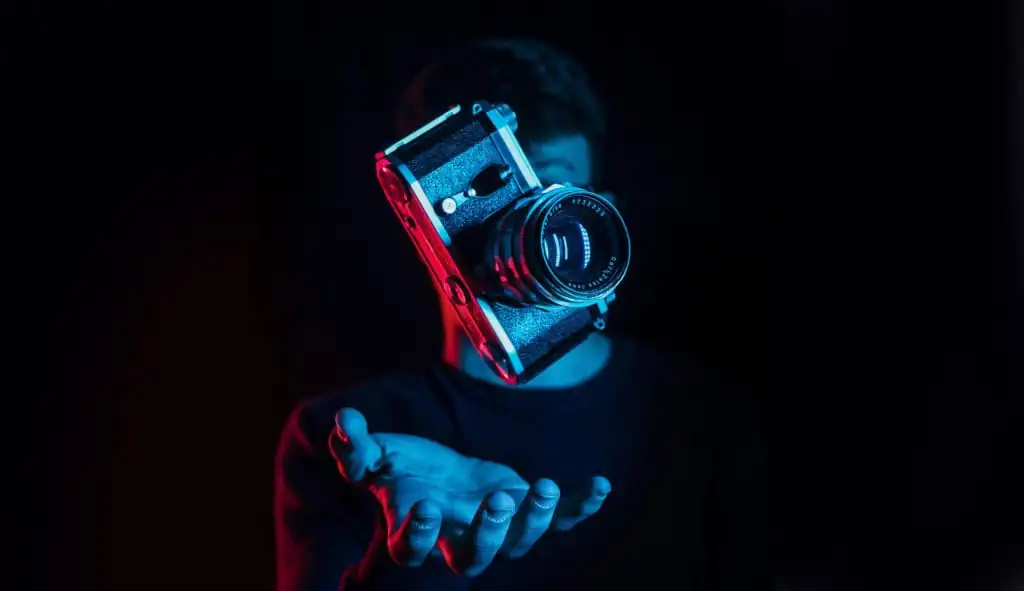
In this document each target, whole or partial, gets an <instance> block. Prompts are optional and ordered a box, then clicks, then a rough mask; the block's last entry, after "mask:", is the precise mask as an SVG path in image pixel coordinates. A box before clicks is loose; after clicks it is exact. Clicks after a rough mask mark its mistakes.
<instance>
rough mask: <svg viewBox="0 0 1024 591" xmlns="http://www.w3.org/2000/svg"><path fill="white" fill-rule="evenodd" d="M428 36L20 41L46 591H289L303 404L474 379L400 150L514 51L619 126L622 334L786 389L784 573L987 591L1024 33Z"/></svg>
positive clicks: (219, 35)
mask: <svg viewBox="0 0 1024 591" xmlns="http://www.w3.org/2000/svg"><path fill="white" fill-rule="evenodd" d="M424 8H427V12H428V13H432V16H431V17H430V18H423V19H420V20H418V21H417V20H416V19H414V18H412V15H411V14H409V13H406V12H404V10H405V9H404V8H400V7H398V6H397V5H372V4H366V5H359V6H355V5H343V4H342V3H327V2H322V3H307V4H305V5H303V6H297V5H296V6H292V7H286V6H281V7H277V8H267V7H262V6H260V7H251V6H250V7H247V8H244V9H243V8H241V7H237V8H236V7H230V6H227V5H216V6H213V7H207V8H204V9H202V10H193V9H186V8H182V7H181V6H177V7H171V6H158V5H149V4H147V5H145V6H135V7H120V8H116V9H115V8H113V7H106V8H104V7H97V8H92V9H88V10H83V9H70V8H62V9H56V8H52V9H49V10H43V9H41V8H40V9H35V10H29V9H20V10H14V11H13V16H15V17H18V18H14V19H9V20H7V21H6V22H7V25H6V26H7V29H8V30H7V34H6V35H5V38H6V39H7V42H6V48H5V50H4V64H5V66H6V67H7V68H6V69H7V70H8V74H10V76H8V77H6V79H7V80H8V82H7V84H6V85H5V92H4V95H5V96H6V101H5V102H6V108H5V111H6V122H7V123H6V130H7V131H6V133H5V136H6V137H7V139H8V140H9V141H8V142H7V144H8V147H7V153H6V154H5V155H4V156H5V157H4V164H5V166H4V168H5V169H6V172H7V173H8V174H7V175H6V176H7V177H8V178H10V179H13V180H14V181H15V183H13V184H12V188H13V190H12V191H10V192H9V193H8V197H13V199H6V198H5V199H4V202H5V213H4V216H3V217H4V222H5V225H7V226H9V229H8V230H7V231H5V234H4V235H5V238H7V242H8V245H7V248H5V251H6V252H5V254H7V255H9V257H8V258H9V259H10V261H11V263H12V269H13V270H14V271H15V273H11V274H7V276H8V278H9V283H7V282H5V283H6V284H7V286H8V287H6V288H5V290H4V291H5V293H6V294H7V295H8V296H9V302H8V303H9V305H8V307H7V308H8V311H9V312H10V318H11V321H10V322H9V328H10V329H11V330H10V331H8V334H10V335H12V336H13V337H14V338H13V339H12V342H13V343H14V349H13V352H14V354H13V355H11V356H9V357H8V361H9V362H11V365H12V369H14V370H15V371H13V372H11V375H12V376H15V377H16V379H15V380H13V381H12V387H11V389H10V390H9V395H7V396H5V402H6V403H7V404H9V405H10V407H11V408H10V411H9V412H6V413H5V415H6V416H5V418H6V419H7V421H6V422H8V423H10V425H11V427H12V428H10V429H8V430H7V432H8V433H10V434H11V437H10V443H9V445H8V446H7V449H8V450H9V454H10V457H11V458H12V460H13V462H12V463H11V465H12V466H13V467H14V468H13V470H12V471H11V474H12V476H11V478H10V480H9V482H10V483H12V485H13V486H11V488H13V489H14V490H15V491H16V492H17V493H18V494H17V495H16V498H17V500H16V501H15V502H14V503H13V504H11V505H9V512H10V515H11V523H12V524H14V527H12V528H11V529H10V530H9V531H10V532H11V534H10V535H11V537H12V538H13V540H14V541H15V542H16V543H17V545H18V546H20V547H22V548H28V549H29V550H31V559H26V560H24V561H21V560H19V561H18V564H17V565H16V567H17V568H19V569H23V568H30V569H31V576H32V577H33V580H34V581H35V583H34V584H33V585H32V586H31V587H32V588H37V587H38V588H47V586H48V585H54V586H56V585H57V584H62V585H64V586H65V588H78V587H79V586H84V584H85V583H84V581H86V580H87V579H91V578H94V577H95V578H96V579H97V580H99V581H102V584H101V586H102V588H108V589H122V588H125V589H128V588H131V589H137V588H149V589H154V588H155V589H162V588H168V589H170V588H182V587H185V588H189V587H197V586H207V585H208V586H210V587H211V588H213V587H220V588H230V589H236V588H238V589H241V588H246V589H252V588H256V589H269V588H271V585H272V580H273V566H272V562H273V539H272V531H271V514H270V507H271V476H272V460H273V450H274V446H275V444H276V438H277V434H278V431H279V429H280V426H281V423H282V421H283V420H284V418H285V416H286V415H287V412H288V411H289V409H290V408H291V407H292V406H293V405H294V404H295V403H296V401H298V400H299V399H300V398H302V397H304V396H307V395H310V394H312V393H315V392H316V391H319V390H322V389H324V388H328V387H332V386H336V385H344V384H346V383H350V382H352V381H354V380H358V379H361V378H364V377H367V376H369V375H373V374H377V373H380V372H383V371H386V370H388V369H390V368H394V367H396V366H398V365H400V364H402V363H404V362H406V361H408V360H410V359H416V358H422V357H425V356H429V355H432V354H434V352H435V351H436V348H437V344H438V342H439V334H438V320H437V314H436V309H435V304H434V303H433V301H432V299H431V296H432V294H431V292H430V288H429V285H428V283H427V279H426V274H425V273H423V272H422V270H421V269H420V267H419V263H418V261H416V260H415V256H414V254H413V251H412V249H411V248H409V246H408V244H407V241H406V238H404V236H403V234H402V232H401V231H400V230H399V228H398V225H397V224H396V223H394V220H393V219H392V214H391V213H390V212H389V211H388V208H387V207H386V206H385V204H384V201H383V198H382V196H381V195H380V193H379V189H377V187H376V185H375V181H374V178H373V175H372V172H371V170H372V154H373V152H374V151H376V150H377V149H379V148H381V147H383V146H384V145H386V144H387V143H389V142H390V141H391V140H393V139H395V138H393V137H392V136H391V134H390V127H389V119H388V117H389V111H390V109H391V107H392V105H393V101H394V98H395V95H396V94H397V92H398V91H399V89H400V88H401V86H402V84H404V82H405V81H406V80H407V79H408V77H409V76H410V75H411V74H412V73H413V72H415V70H416V69H417V68H418V67H419V66H420V65H422V63H423V60H425V59H426V57H427V56H428V55H429V54H431V53H432V52H433V51H434V50H436V49H439V48H441V47H444V46H446V45H447V44H449V43H451V42H454V41H456V40H458V39H461V38H465V37H469V36H474V35H486V34H528V35H535V36H540V37H542V38H544V39H548V40H551V41H553V42H556V43H557V44H558V45H560V46H561V47H563V48H564V49H565V50H566V51H568V52H570V53H572V54H573V55H575V56H576V57H578V58H579V59H580V60H582V61H583V62H584V64H586V65H587V66H588V67H589V68H590V69H591V70H592V71H593V73H594V77H595V79H596V83H597V84H598V86H599V87H600V88H601V90H602V91H603V92H604V93H605V94H606V95H607V97H608V98H609V101H610V104H611V110H612V113H613V118H614V119H613V134H614V141H613V147H612V150H613V158H614V160H615V167H614V168H613V169H612V170H610V173H611V174H612V175H613V180H614V181H615V182H617V186H618V187H620V188H621V189H622V190H623V191H625V192H626V193H627V199H628V206H627V209H626V212H625V213H626V216H627V219H628V221H629V224H630V228H631V231H632V234H633V237H634V249H635V254H634V261H635V262H634V265H633V267H631V275H630V278H629V279H628V281H627V284H626V285H625V286H624V287H623V288H622V290H621V291H620V297H621V300H620V304H618V305H617V308H618V309H617V310H616V311H615V317H614V318H613V322H614V325H613V326H614V327H615V328H616V329H617V330H621V331H623V332H626V333H630V334H633V335H636V336H639V337H642V338H645V339H647V340H651V341H655V342H657V343H660V344H662V345H665V346H668V347H673V348H676V349H679V350H682V351H686V352H688V353H689V354H690V355H692V356H694V357H695V358H697V359H700V360H701V361H703V362H705V363H707V364H710V365H713V366H716V367H719V368H721V369H723V370H725V371H727V372H728V373H729V375H731V376H733V377H734V379H735V380H736V381H738V382H740V383H742V384H744V385H746V386H748V387H749V388H750V389H751V390H752V391H753V392H754V393H756V394H757V396H758V398H759V400H760V401H761V402H762V404H763V407H764V412H765V418H766V424H767V425H768V432H769V443H770V445H771V451H772V452H773V457H774V458H775V465H774V470H773V474H774V475H775V476H776V478H775V479H774V480H775V481H776V482H777V484H778V486H777V487H776V489H777V490H774V491H773V493H772V494H773V498H774V499H776V500H777V501H778V507H779V511H778V514H779V515H780V516H783V519H782V521H783V522H784V523H785V524H786V528H785V536H784V539H785V543H784V545H783V550H782V553H783V554H782V556H781V557H780V559H779V564H780V565H784V566H782V568H783V569H784V570H795V571H801V572H811V573H815V576H823V573H824V575H828V576H834V577H843V578H845V580H847V581H852V582H854V584H856V581H863V580H865V579H866V578H867V577H871V576H876V575H878V574H879V573H882V572H886V573H890V572H893V571H892V567H898V572H900V573H903V574H907V575H908V576H910V577H911V578H909V579H906V580H904V579H902V578H900V577H901V576H902V575H892V574H888V575H887V576H886V577H885V582H887V583H893V582H899V583H901V584H903V583H907V582H909V581H912V584H911V587H915V588H925V583H926V582H934V583H942V584H947V583H948V584H950V585H953V584H958V582H959V581H961V580H964V581H971V582H970V583H965V584H966V585H969V586H973V587H975V588H981V587H980V585H982V582H980V579H978V578H977V577H983V574H984V573H986V572H994V571H995V570H997V569H998V568H999V565H1006V564H1009V561H1010V560H1011V558H1013V557H1014V556H1018V555H1019V554H1015V552H1017V550H1016V549H1015V548H1016V547H1014V546H1013V545H1012V543H1013V542H1014V540H1015V538H1014V535H1015V532H1017V533H1019V531H1020V530H1019V529H1015V524H1016V522H1015V519H1016V517H1017V515H1016V513H1013V512H1012V509H1013V503H1011V500H1013V499H1015V498H1017V499H1019V498H1024V495H1022V494H1021V492H1020V490H1019V488H1014V487H1015V486H1019V485H1015V483H1014V469H1013V466H1014V458H1015V452H1016V450H1017V445H1019V440H1017V439H1016V438H1017V436H1018V435H1019V433H1017V434H1015V433H1014V429H1015V428H1016V427H1014V426H1015V425H1019V424H1020V423H1019V420H1020V418H1021V414H1020V411H1021V402H1020V398H1021V397H1020V392H1022V391H1024V387H1022V385H1021V382H1020V369H1021V364H1020V362H1019V360H1020V359H1021V353H1022V348H1021V347H1022V345H1021V340H1020V327H1021V303H1022V301H1024V298H1022V290H1021V274H1020V273H1021V266H1020V252H1021V251H1020V244H1021V243H1020V230H1019V228H1020V226H1019V225H1017V222H1018V220H1019V219H1020V217H1019V216H1020V210H1019V209H1016V208H1015V203H1014V201H1013V200H1011V199H1010V192H1009V188H1010V187H1009V177H1010V174H1009V173H1010V170H1011V167H1010V164H1011V162H1012V160H1011V157H1010V154H1011V152H1010V150H1009V148H1010V145H1011V142H1010V129H1011V127H1010V117H1009V115H1010V113H1009V108H1010V105H1011V99H1010V96H1011V92H1010V91H1011V90H1012V88H1011V86H1010V85H1009V83H1008V82H1007V80H1008V79H1009V76H1008V74H1009V73H1010V69H1009V65H1008V64H1009V62H1008V61H1007V59H1006V57H1005V52H1006V51H1007V50H1009V42H1008V40H1009V33H1010V25H1011V21H1010V15H1009V14H1008V13H1007V14H1004V13H994V14H985V15H975V14H972V15H967V14H963V13H955V12H952V11H950V12H945V13H943V12H939V11H938V10H937V9H932V10H930V11H927V12H919V13H914V14H896V13H894V12H892V11H890V12H880V13H873V12H871V11H868V10H863V11H862V12H860V13H858V12H856V11H854V10H852V9H851V8H850V7H848V6H846V5H844V4H841V3H838V2H832V3H829V2H826V3H814V2H784V3H779V2H772V3H764V2H746V3H729V4H727V5H723V4H721V3H694V4H687V5H683V6H677V5H673V6H672V7H671V9H669V8H668V7H660V8H659V7H657V6H647V7H642V6H633V5H630V6H628V7H627V6H620V5H618V4H615V5H609V6H608V7H605V8H594V9H592V10H589V11H587V10H583V9H582V8H579V9H570V8H568V7H566V8H565V9H559V10H558V11H557V13H556V11H554V9H552V8H550V7H548V8H545V7H540V6H528V5H525V4H514V5H511V4H492V5H478V6H472V7H466V8H461V7H455V6H449V5H446V6H444V7H436V8H435V7H412V8H410V9H409V10H413V11H416V10H423V9H424ZM414 23H415V24H416V25H417V26H413V25H414ZM1017 429H1018V431H1019V428H1017ZM1015 444H1017V445H1015ZM1017 463H1018V464H1019V460H1018V461H1017ZM1017 469H1018V471H1019V467H1018V468H1017ZM667 494H670V493H667ZM22 531H24V532H25V533H24V535H22V534H15V533H14V532H22ZM936 565H941V566H940V567H936ZM961 577H967V578H964V579H961ZM971 577H975V578H973V579H972V578H971ZM879 584H880V583H878V582H877V581H876V582H874V583H871V584H867V583H865V585H867V587H868V588H877V587H878V585H879ZM911 587H905V588H911Z"/></svg>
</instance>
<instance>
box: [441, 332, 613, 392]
mask: <svg viewBox="0 0 1024 591" xmlns="http://www.w3.org/2000/svg"><path fill="white" fill-rule="evenodd" d="M611 349H612V343H611V339H609V338H608V337H606V336H604V335H602V334H600V333H594V334H592V335H590V337H589V338H587V340H585V341H583V343H581V344H580V345H579V346H578V347H576V348H575V349H573V350H572V351H570V352H569V353H567V354H566V355H565V356H563V357H562V358H561V359H559V360H558V361H556V362H554V363H552V364H551V366H550V367H548V368H547V369H545V370H544V371H543V372H541V373H540V375H538V376H537V377H535V378H534V379H532V380H530V382H529V383H527V384H524V385H521V386H511V385H509V384H507V383H505V382H503V381H502V380H501V378H499V377H498V376H497V375H496V374H495V373H494V372H493V371H491V369H490V368H489V367H488V366H487V364H486V363H485V362H484V360H483V359H481V358H480V355H479V354H478V353H477V351H476V348H475V347H474V346H473V345H472V343H470V341H469V339H468V338H467V337H466V335H465V333H464V332H463V331H462V327H461V326H459V325H458V322H457V321H455V322H449V321H447V319H446V321H445V322H444V343H443V357H444V361H445V363H447V364H448V365H450V366H451V367H454V368H456V369H458V370H459V371H461V372H462V373H464V374H466V375H468V376H470V377H472V378H475V379H478V380H480V381H483V382H487V383H490V384H496V385H500V386H505V387H508V388H510V389H511V388H552V389H562V388H571V387H573V386H577V385H579V384H582V383H583V382H586V381H587V380H589V379H591V378H593V377H594V376H595V375H597V373H598V372H600V371H601V370H602V369H603V368H604V366H605V365H606V364H607V363H608V361H609V359H610V358H611V352H612V351H611Z"/></svg>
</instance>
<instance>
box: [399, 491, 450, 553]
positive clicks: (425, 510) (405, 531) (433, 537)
mask: <svg viewBox="0 0 1024 591" xmlns="http://www.w3.org/2000/svg"><path fill="white" fill-rule="evenodd" d="M440 533H441V506H440V505H438V504H437V503H436V502H434V501H431V500H429V499H424V500H422V501H419V502H417V503H416V504H414V505H413V506H412V509H410V511H409V513H408V515H406V516H405V519H404V520H403V521H402V522H401V525H400V527H399V528H398V529H397V530H396V531H394V532H392V533H390V535H389V536H388V552H389V553H390V554H391V558H392V559H393V560H394V561H395V562H396V563H398V564H400V565H402V566H410V567H416V566H420V565H421V564H423V561H424V560H426V559H427V556H429V555H430V551H431V550H432V549H433V548H434V545H435V544H437V536H438V535H439V534H440Z"/></svg>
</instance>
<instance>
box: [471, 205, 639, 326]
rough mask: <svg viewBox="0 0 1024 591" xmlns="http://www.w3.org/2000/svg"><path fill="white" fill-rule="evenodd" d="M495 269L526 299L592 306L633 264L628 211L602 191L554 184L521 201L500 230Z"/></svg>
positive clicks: (509, 291) (494, 245)
mask: <svg viewBox="0 0 1024 591" xmlns="http://www.w3.org/2000/svg"><path fill="white" fill-rule="evenodd" d="M493 236H494V238H493V240H492V241H491V257H492V261H493V269H494V271H495V273H496V274H497V276H498V278H499V279H500V281H501V284H502V288H503V291H504V292H505V294H506V295H509V296H511V297H513V298H515V299H517V300H520V301H521V302H523V303H528V304H538V305H554V306H561V307H586V306H589V305H591V304H593V303H594V302H596V301H598V300H601V299H604V298H606V297H607V296H608V295H609V294H611V293H612V292H613V291H614V290H615V288H616V287H618V285H619V284H620V283H621V282H622V280H623V279H624V278H625V276H626V270H627V268H628V267H629V258H630V242H629V231H628V230H627V229H626V223H625V221H624V220H623V219H622V215H621V214H620V213H619V212H618V210H617V209H615V206H614V205H612V204H611V203H610V202H609V201H608V200H607V199H605V198H604V197H601V196H600V195H598V194H596V193H592V192H590V191H586V190H583V189H578V188H576V187H563V186H559V185H554V186H552V187H549V188H548V189H547V190H545V191H544V192H542V193H540V194H539V195H536V196H534V197H529V198H527V199H523V200H521V201H519V202H518V203H517V204H516V205H515V207H514V208H513V209H512V210H511V211H510V212H508V213H507V214H505V215H504V216H503V217H502V218H501V219H500V220H499V222H498V224H497V225H496V227H495V229H494V234H493Z"/></svg>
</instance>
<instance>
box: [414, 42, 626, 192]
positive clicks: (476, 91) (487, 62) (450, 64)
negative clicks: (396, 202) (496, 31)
mask: <svg viewBox="0 0 1024 591" xmlns="http://www.w3.org/2000/svg"><path fill="white" fill-rule="evenodd" d="M474 100H486V101H490V102H493V103H498V102H502V103H508V105H509V106H511V107H512V109H513V110H514V111H515V112H516V115H517V118H518V120H519V130H518V132H517V133H516V135H517V137H518V138H519V140H520V143H521V144H522V145H523V149H524V150H525V151H526V155H527V157H528V158H529V159H530V162H531V163H532V164H533V166H534V168H535V169H536V170H537V175H538V176H539V177H540V178H541V180H542V181H543V182H544V183H545V184H548V183H572V184H574V185H577V186H584V187H585V186H592V185H598V184H599V183H600V178H599V175H598V173H599V172H600V170H601V160H602V157H603V147H604V140H605V133H606V130H605V116H604V109H603V107H602V105H601V102H600V100H599V99H598V97H597V95H596V94H595V93H594V91H593V89H592V88H591V86H590V82H589V80H588V78H587V75H586V73H585V72H584V71H583V69H582V68H581V67H580V66H579V64H577V63H576V62H574V61H573V60H572V59H570V58H569V57H567V56H565V55H564V54H562V53H560V52H559V51H557V50H556V49H554V48H552V47H550V46H548V45H545V44H543V43H540V42H537V41H527V40H509V39H489V40H484V41H476V42H473V43H470V44H468V45H466V46H464V47H462V48H459V49H458V50H456V51H454V52H451V53H449V54H447V55H445V56H443V57H442V58H441V59H439V60H437V61H435V62H433V63H431V64H430V65H428V66H427V67H426V68H424V70H423V71H422V72H421V73H420V74H419V75H418V76H417V77H416V78H415V79H414V80H413V82H412V84H410V85H409V87H408V89H407V90H406V91H405V93H404V95H403V96H402V99H401V102H400V104H399V107H398V111H397V113H396V117H395V122H396V126H397V128H398V129H397V131H398V133H399V135H402V136H404V135H407V134H409V133H411V132H412V131H414V130H415V129H417V128H418V127H419V126H421V125H423V124H424V123H426V122H428V121H430V120H431V119H433V118H434V117H437V116H438V115H440V114H441V113H443V112H444V111H445V110H446V109H448V108H449V107H451V106H452V105H454V104H462V103H466V102H470V101H474Z"/></svg>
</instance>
